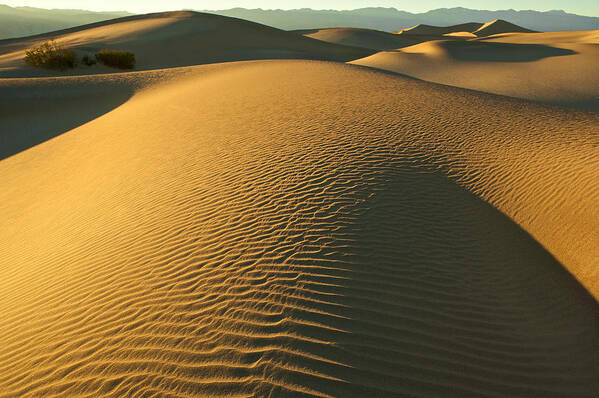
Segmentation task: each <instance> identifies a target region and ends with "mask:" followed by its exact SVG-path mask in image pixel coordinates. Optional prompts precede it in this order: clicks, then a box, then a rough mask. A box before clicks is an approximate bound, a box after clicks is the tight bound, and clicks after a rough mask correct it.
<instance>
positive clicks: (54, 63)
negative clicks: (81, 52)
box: [25, 40, 77, 70]
mask: <svg viewBox="0 0 599 398" xmlns="http://www.w3.org/2000/svg"><path fill="white" fill-rule="evenodd" d="M25 62H26V63H27V64H28V65H31V66H37V67H42V68H49V69H60V70H64V69H69V68H74V67H75V66H76V65H77V55H76V54H75V51H73V50H71V49H69V48H64V47H62V46H61V45H59V44H56V42H55V41H54V40H51V41H47V42H45V43H42V44H41V45H39V46H38V47H35V48H31V49H29V50H27V51H26V52H25Z"/></svg>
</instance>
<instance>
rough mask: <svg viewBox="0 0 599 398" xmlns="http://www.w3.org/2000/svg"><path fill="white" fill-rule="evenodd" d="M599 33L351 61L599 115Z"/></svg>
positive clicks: (431, 48)
mask: <svg viewBox="0 0 599 398" xmlns="http://www.w3.org/2000/svg"><path fill="white" fill-rule="evenodd" d="M598 37H599V31H588V32H552V33H511V34H508V33H506V34H500V35H493V36H489V37H485V38H479V39H475V40H459V41H457V40H453V39H452V40H435V41H428V42H425V43H421V44H418V45H415V46H410V47H405V48H402V49H401V50H397V51H384V52H379V53H377V54H374V55H372V56H369V57H366V58H364V59H360V60H356V61H353V62H352V63H354V64H357V65H363V66H369V67H373V68H378V69H384V70H388V71H392V72H398V73H401V74H404V75H407V76H411V77H415V78H418V79H423V80H427V81H431V82H436V83H442V84H447V85H451V86H457V87H464V88H469V89H473V90H479V91H485V92H490V93H495V94H502V95H507V96H511V97H516V98H525V99H531V100H535V101H541V102H546V103H551V104H559V105H565V106H571V107H577V108H581V109H591V110H599V79H597V76H598V75H599V47H598V46H597V43H598V42H599V40H598Z"/></svg>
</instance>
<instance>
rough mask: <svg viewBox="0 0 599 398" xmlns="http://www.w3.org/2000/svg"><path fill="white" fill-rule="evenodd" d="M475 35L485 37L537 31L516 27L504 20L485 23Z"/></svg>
mask: <svg viewBox="0 0 599 398" xmlns="http://www.w3.org/2000/svg"><path fill="white" fill-rule="evenodd" d="M473 33H474V34H475V35H476V36H478V37H484V36H491V35H497V34H501V33H535V31H534V30H530V29H526V28H523V27H521V26H518V25H514V24H513V23H510V22H507V21H504V20H502V19H496V20H495V21H492V22H487V23H485V24H484V25H482V26H481V27H480V28H478V29H477V30H475V31H474V32H473Z"/></svg>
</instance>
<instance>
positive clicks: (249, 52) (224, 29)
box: [0, 12, 372, 77]
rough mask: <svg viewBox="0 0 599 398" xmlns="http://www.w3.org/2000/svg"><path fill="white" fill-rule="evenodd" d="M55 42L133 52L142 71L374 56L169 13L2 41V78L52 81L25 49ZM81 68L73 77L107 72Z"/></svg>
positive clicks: (255, 27)
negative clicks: (33, 65) (29, 63)
mask: <svg viewBox="0 0 599 398" xmlns="http://www.w3.org/2000/svg"><path fill="white" fill-rule="evenodd" d="M50 38H56V39H57V42H59V43H61V44H63V45H65V46H68V47H72V48H74V49H75V50H76V51H77V52H78V53H79V54H81V55H82V54H86V53H88V54H94V53H95V52H96V51H98V50H100V49H103V48H109V49H121V50H127V51H132V52H134V53H135V55H136V58H137V69H157V68H167V67H177V66H187V65H197V64H205V63H213V62H225V61H236V60H249V59H272V58H307V59H324V60H335V61H348V60H353V59H357V58H360V57H364V56H367V55H370V54H372V51H370V50H365V49H360V48H350V47H346V46H340V45H335V44H331V43H325V42H322V41H319V40H313V39H310V38H307V37H303V36H301V35H297V34H294V33H293V32H285V31H282V30H278V29H274V28H270V27H267V26H264V25H259V24H256V23H253V22H248V21H243V20H239V19H234V18H228V17H222V16H219V15H213V14H201V13H196V12H169V13H159V14H148V15H142V16H134V17H126V18H120V19H115V20H112V21H107V22H103V23H96V24H92V25H86V26H82V27H78V28H73V29H67V30H64V31H59V32H53V33H49V34H45V35H38V36H34V37H30V38H24V39H17V40H6V41H0V54H1V55H0V76H3V77H21V76H53V75H64V74H65V72H52V71H47V70H42V69H35V68H31V67H27V66H26V65H25V63H24V62H23V57H24V55H25V50H26V49H27V48H29V47H32V46H35V45H37V44H39V43H40V42H43V41H45V40H48V39H50ZM109 71H110V69H108V68H102V67H100V66H95V67H92V68H89V67H85V66H82V67H80V68H78V69H77V70H75V71H74V72H72V73H74V74H84V73H106V72H109Z"/></svg>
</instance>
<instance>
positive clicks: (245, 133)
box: [0, 61, 599, 398]
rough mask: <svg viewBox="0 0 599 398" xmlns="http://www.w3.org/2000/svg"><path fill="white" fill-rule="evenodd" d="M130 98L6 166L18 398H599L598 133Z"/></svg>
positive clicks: (563, 123) (355, 107)
mask: <svg viewBox="0 0 599 398" xmlns="http://www.w3.org/2000/svg"><path fill="white" fill-rule="evenodd" d="M156 73H159V76H157V75H156ZM144 76H147V77H148V80H147V81H145V80H144ZM101 78H103V79H110V77H100V76H92V77H86V78H85V79H89V82H90V83H89V84H90V85H93V84H96V83H98V82H99V80H98V79H101ZM119 78H120V79H125V81H121V82H116V83H114V82H113V83H110V84H115V85H117V84H118V85H119V86H118V87H120V89H119V90H123V92H125V93H128V95H130V96H131V98H130V99H129V100H122V99H119V100H118V101H116V100H113V102H111V103H110V104H108V102H107V103H106V104H105V108H107V109H106V111H107V113H105V114H104V115H103V116H100V117H98V118H96V119H93V120H90V121H89V122H87V123H85V124H82V125H80V126H79V127H76V128H74V129H72V130H70V131H68V132H67V133H64V134H62V135H58V136H57V137H55V138H53V139H51V140H49V141H46V142H44V143H42V144H40V145H37V146H34V147H32V148H30V149H28V150H25V151H22V152H20V153H18V154H15V155H14V156H11V157H8V158H6V159H4V160H2V161H0V181H1V183H2V189H0V216H1V217H2V221H3V227H2V228H0V280H1V281H2V283H3V285H2V289H0V314H2V316H1V317H0V341H1V342H2V344H1V346H0V347H1V349H0V396H1V397H34V396H35V397H38V396H44V397H48V396H69V397H70V396H86V397H88V396H89V397H91V396H93V397H98V396H114V397H122V396H182V397H197V396H210V397H217V396H223V397H225V396H226V397H242V396H243V397H247V396H257V397H263V396H316V397H327V396H335V397H351V396H355V397H368V396H402V397H403V396H406V397H407V396H409V397H461V398H462V397H477V398H479V397H510V398H513V397H526V398H530V397H556V398H557V397H559V398H563V397H589V398H590V397H594V396H595V395H596V391H597V390H598V388H599V309H598V305H597V302H596V301H595V299H594V298H593V297H591V296H590V295H589V294H588V293H587V291H586V290H585V289H584V288H583V286H581V285H580V284H579V283H578V282H577V281H576V280H575V279H574V278H573V277H572V276H571V275H570V274H569V273H568V272H567V271H566V269H567V270H569V271H570V272H571V273H573V274H574V275H575V276H576V277H577V278H578V279H579V280H580V282H582V284H583V285H584V286H585V287H586V288H587V289H588V290H589V291H590V292H592V293H593V294H595V296H596V297H597V296H599V284H598V283H599V282H598V281H599V277H598V274H597V270H598V269H599V267H598V265H599V264H598V263H597V259H598V258H599V245H597V242H599V235H598V234H599V229H598V228H596V226H597V225H598V224H599V214H598V209H597V206H596V203H597V201H598V200H599V185H598V182H599V176H598V173H599V168H598V167H597V164H598V152H597V148H598V147H599V136H598V135H597V131H598V130H599V116H598V115H597V114H595V113H590V112H588V113H585V112H581V111H576V110H570V111H566V110H564V109H562V108H558V107H549V106H543V105H537V104H533V103H530V102H525V101H520V100H512V99H507V98H503V97H497V96H491V95H487V94H482V93H475V92H470V91H467V90H462V89H458V88H451V87H444V86H439V85H434V84H430V83H426V82H420V81H416V80H413V79H406V78H402V77H398V76H394V75H391V74H386V73H381V72H377V71H373V70H369V69H366V68H358V67H355V66H352V65H345V64H337V63H326V62H316V61H253V62H240V63H229V64H223V65H204V66H199V67H193V68H184V69H178V70H173V71H161V72H138V73H132V74H125V75H120V77H119ZM73 79H82V78H62V79H41V80H39V81H29V80H22V81H12V82H11V86H10V87H5V86H2V87H0V94H4V93H5V92H7V91H3V90H16V88H17V86H18V84H22V85H23V87H22V89H21V95H22V97H23V98H24V97H26V96H27V95H28V94H27V93H30V95H31V96H32V97H34V96H35V93H36V90H38V87H40V86H39V85H42V84H46V85H53V84H54V85H55V87H54V89H55V90H62V89H69V87H71V86H72V85H74V84H75V83H74V80H73ZM127 79H134V80H136V81H135V82H133V81H131V82H128V81H126V80H127ZM98 84H99V83H98ZM65 87H66V88H65ZM67 104H68V102H67ZM119 104H120V105H119ZM24 106H25V107H26V106H27V105H24ZM40 106H41V107H46V106H50V105H49V104H48V103H45V104H43V105H40ZM110 107H112V110H111V111H108V108H110ZM28 110H30V109H29V108H27V107H26V108H25V109H24V110H23V112H26V111H28ZM11 113H14V117H15V118H17V119H18V120H21V119H19V118H22V117H23V116H22V114H21V115H19V114H18V109H16V107H15V108H14V109H13V112H11ZM11 117H12V116H11V115H10V114H9V115H5V116H4V117H3V118H2V119H0V127H1V128H4V126H5V125H6V124H5V123H9V125H11V126H15V125H16V123H13V122H12V119H11ZM62 117H66V116H64V115H63V116H62ZM73 117H75V115H73ZM31 118H33V119H35V118H39V119H38V121H39V123H45V122H47V121H48V120H49V116H48V113H44V111H43V110H39V113H37V112H35V113H31ZM91 118H92V116H90V119H91ZM10 123H13V124H10ZM74 123H77V121H74ZM13 128H16V127H13ZM533 238H534V239H533ZM535 239H536V240H535ZM537 241H538V242H539V243H537Z"/></svg>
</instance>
